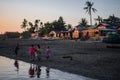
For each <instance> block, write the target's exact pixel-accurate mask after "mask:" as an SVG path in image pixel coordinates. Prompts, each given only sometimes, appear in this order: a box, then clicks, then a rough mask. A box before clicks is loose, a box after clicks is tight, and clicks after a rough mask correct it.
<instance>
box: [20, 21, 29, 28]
mask: <svg viewBox="0 0 120 80" xmlns="http://www.w3.org/2000/svg"><path fill="white" fill-rule="evenodd" d="M27 22H28V21H27V20H26V19H24V20H23V22H22V25H21V28H23V29H25V30H26V27H27Z"/></svg>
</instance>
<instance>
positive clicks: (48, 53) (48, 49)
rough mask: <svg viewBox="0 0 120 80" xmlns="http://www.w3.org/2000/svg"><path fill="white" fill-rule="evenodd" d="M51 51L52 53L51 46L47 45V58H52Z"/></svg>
mask: <svg viewBox="0 0 120 80" xmlns="http://www.w3.org/2000/svg"><path fill="white" fill-rule="evenodd" d="M50 53H51V51H50V47H49V46H47V47H46V52H45V55H46V59H47V60H48V59H49V58H50Z"/></svg>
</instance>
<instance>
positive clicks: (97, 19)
mask: <svg viewBox="0 0 120 80" xmlns="http://www.w3.org/2000/svg"><path fill="white" fill-rule="evenodd" d="M95 20H96V21H98V23H99V24H100V23H101V22H102V17H100V16H98V17H97V18H96V19H95Z"/></svg>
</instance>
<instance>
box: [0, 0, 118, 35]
mask: <svg viewBox="0 0 120 80" xmlns="http://www.w3.org/2000/svg"><path fill="white" fill-rule="evenodd" d="M89 1H91V2H94V5H93V7H94V8H96V9H97V12H96V13H93V19H94V18H97V16H98V15H99V16H101V17H102V18H108V16H109V15H113V14H114V15H115V16H117V17H120V0H89ZM85 2H86V0H0V33H4V32H6V31H18V32H21V31H22V29H21V28H20V25H21V24H22V21H23V19H24V18H25V19H27V20H28V21H31V22H34V20H35V19H40V20H41V21H42V22H43V23H45V22H47V21H49V22H52V21H54V20H57V19H58V18H59V17H60V16H62V17H63V19H64V21H65V22H66V24H72V26H76V25H77V24H78V22H80V20H81V18H86V19H87V20H88V21H89V15H88V14H86V11H85V10H83V8H84V7H85Z"/></svg>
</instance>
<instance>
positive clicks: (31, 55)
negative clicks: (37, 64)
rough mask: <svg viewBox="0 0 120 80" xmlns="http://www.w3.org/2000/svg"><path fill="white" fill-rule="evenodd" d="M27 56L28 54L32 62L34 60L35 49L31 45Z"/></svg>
mask: <svg viewBox="0 0 120 80" xmlns="http://www.w3.org/2000/svg"><path fill="white" fill-rule="evenodd" d="M29 54H30V60H32V61H34V60H35V48H34V45H33V44H32V45H31V47H30V49H29Z"/></svg>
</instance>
